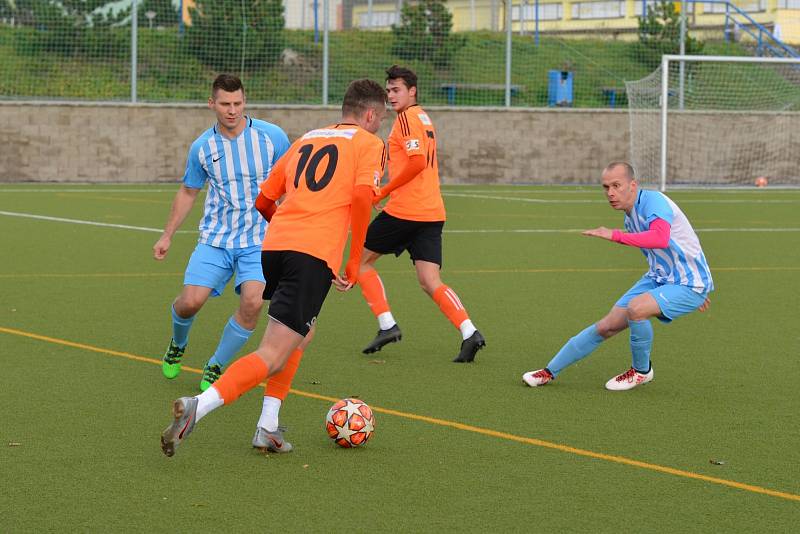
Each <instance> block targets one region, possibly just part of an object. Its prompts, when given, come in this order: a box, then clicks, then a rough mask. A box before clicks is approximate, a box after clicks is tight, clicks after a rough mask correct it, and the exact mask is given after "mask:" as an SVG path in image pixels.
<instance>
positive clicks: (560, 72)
mask: <svg viewBox="0 0 800 534" xmlns="http://www.w3.org/2000/svg"><path fill="white" fill-rule="evenodd" d="M795 4H796V5H795ZM681 7H683V9H682V10H681V9H680V8H681ZM792 9H800V0H744V1H743V2H739V3H737V4H729V3H727V2H719V1H711V2H702V3H700V2H685V3H672V2H661V1H654V0H561V1H550V0H541V1H534V0H513V1H509V0H448V1H444V0H418V1H399V0H292V1H281V0H258V1H254V0H116V1H108V0H59V1H54V0H0V98H2V99H52V100H92V101H147V102H195V101H198V100H203V99H205V98H207V96H208V87H209V86H210V83H211V81H212V80H213V79H214V77H215V76H216V75H217V74H218V73H220V72H231V73H235V74H238V75H240V76H241V77H242V79H243V81H244V83H245V86H246V87H247V91H248V99H249V100H250V101H251V102H263V103H276V104H337V103H339V102H340V101H341V98H342V96H343V94H344V90H345V88H346V87H347V84H348V83H349V82H350V81H351V80H353V79H356V78H362V77H370V78H374V79H379V80H382V79H383V77H384V74H383V73H384V70H385V69H386V68H387V67H388V66H390V65H392V64H395V63H398V64H404V65H408V66H409V67H411V68H413V69H415V70H416V71H417V73H418V75H419V79H420V87H419V91H420V95H421V100H422V101H423V102H425V103H426V104H428V105H431V104H434V105H456V106H525V107H542V106H548V105H549V106H556V105H558V106H574V107H617V106H621V105H625V104H626V99H625V89H624V82H625V80H634V79H639V78H643V77H644V76H646V75H648V74H649V73H651V72H652V71H653V70H654V69H655V68H656V67H657V66H658V62H659V59H660V56H661V54H663V53H678V52H679V51H680V50H679V33H678V32H679V23H680V20H681V13H683V14H685V15H686V17H685V18H684V21H685V23H686V28H687V35H688V39H686V40H684V43H685V46H688V47H689V48H688V49H687V50H686V51H687V53H702V54H714V55H752V54H762V53H765V54H766V53H769V54H772V55H775V54H778V55H780V53H784V54H791V53H793V52H794V49H793V48H791V46H788V45H786V44H785V43H784V42H783V41H781V40H780V39H776V36H778V37H779V35H780V34H782V35H786V36H788V37H792V36H793V35H794V33H793V32H795V31H796V32H797V33H798V34H800V18H799V19H798V20H797V23H796V24H797V26H798V27H797V28H795V27H794V26H792V24H790V23H786V21H785V20H784V19H781V18H780V17H781V14H782V13H783V12H784V11H791V10H792ZM643 14H645V15H647V16H643ZM737 17H738V18H737ZM786 20H790V19H786ZM781 21H783V25H782V26H781ZM798 40H800V36H798ZM781 47H783V48H781ZM776 50H777V52H775V51H776Z"/></svg>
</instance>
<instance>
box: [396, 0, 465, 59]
mask: <svg viewBox="0 0 800 534" xmlns="http://www.w3.org/2000/svg"><path fill="white" fill-rule="evenodd" d="M445 2H446V0H421V1H420V2H419V3H418V4H416V5H411V4H410V3H408V2H406V3H404V4H403V9H402V11H401V13H400V24H397V25H394V26H392V33H393V34H394V44H393V46H392V53H393V54H395V55H396V56H398V57H401V58H403V59H407V60H414V59H417V60H420V61H430V62H432V63H433V64H434V65H436V66H438V67H447V66H449V65H450V63H451V62H452V60H453V57H454V56H455V54H456V52H457V51H458V49H459V48H461V47H462V46H464V39H462V38H460V37H459V36H456V35H453V34H452V33H451V31H452V29H453V15H452V14H451V13H450V11H448V9H447V7H446V6H445Z"/></svg>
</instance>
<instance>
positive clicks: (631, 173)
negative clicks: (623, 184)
mask: <svg viewBox="0 0 800 534" xmlns="http://www.w3.org/2000/svg"><path fill="white" fill-rule="evenodd" d="M617 167H622V168H624V169H625V174H627V175H628V180H631V181H633V180H635V179H636V171H635V170H634V169H633V165H631V164H630V163H628V162H627V161H612V162H611V163H609V164H608V165H606V168H605V170H604V171H603V172H607V171H613V170H614V169H616V168H617Z"/></svg>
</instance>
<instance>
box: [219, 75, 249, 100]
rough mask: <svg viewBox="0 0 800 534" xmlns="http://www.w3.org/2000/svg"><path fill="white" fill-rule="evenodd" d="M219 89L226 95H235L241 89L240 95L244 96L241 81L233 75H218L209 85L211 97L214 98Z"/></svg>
mask: <svg viewBox="0 0 800 534" xmlns="http://www.w3.org/2000/svg"><path fill="white" fill-rule="evenodd" d="M220 89H222V90H223V91H225V92H226V93H235V92H236V91H238V90H239V89H241V90H242V94H244V85H242V80H240V79H239V78H238V77H237V76H234V75H233V74H220V75H219V76H217V77H216V78H215V79H214V83H213V84H212V85H211V96H212V97H216V96H217V91H219V90H220Z"/></svg>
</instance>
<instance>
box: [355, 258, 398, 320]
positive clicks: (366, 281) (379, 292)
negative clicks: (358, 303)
mask: <svg viewBox="0 0 800 534" xmlns="http://www.w3.org/2000/svg"><path fill="white" fill-rule="evenodd" d="M358 285H359V286H361V294H362V295H364V300H366V301H367V304H368V305H369V309H370V310H372V313H373V315H375V317H379V316H380V315H381V314H382V313H386V312H388V311H389V302H388V301H387V300H386V291H385V289H384V287H383V282H382V281H381V277H380V276H378V271H376V270H375V269H369V270H367V271H364V272H363V273H360V274H359V275H358ZM390 316H391V314H390ZM392 326H394V323H393V324H390V325H389V326H387V327H386V328H384V327H383V325H381V328H382V329H384V330H386V329H387V328H391V327H392Z"/></svg>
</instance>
